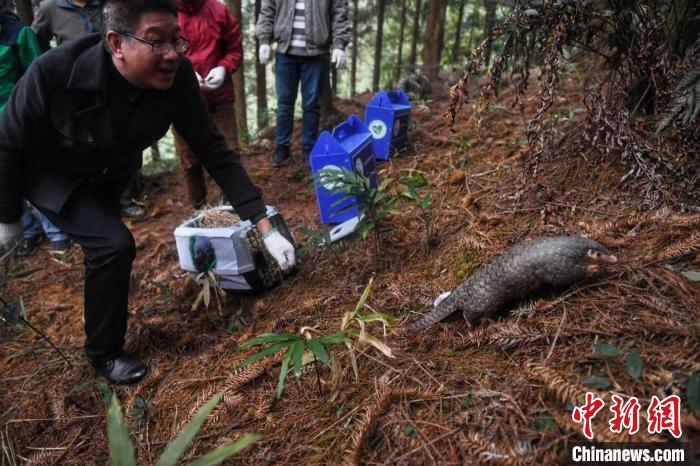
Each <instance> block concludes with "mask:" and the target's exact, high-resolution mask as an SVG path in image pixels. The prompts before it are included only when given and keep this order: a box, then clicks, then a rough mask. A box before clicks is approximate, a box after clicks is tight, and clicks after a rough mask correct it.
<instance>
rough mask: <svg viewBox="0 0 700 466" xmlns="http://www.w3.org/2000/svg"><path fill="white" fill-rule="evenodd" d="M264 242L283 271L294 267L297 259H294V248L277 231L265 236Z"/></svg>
mask: <svg viewBox="0 0 700 466" xmlns="http://www.w3.org/2000/svg"><path fill="white" fill-rule="evenodd" d="M263 242H264V243H265V247H266V248H267V250H268V251H270V255H271V256H272V257H274V258H275V260H276V261H277V263H278V264H279V265H280V268H281V269H282V270H287V269H289V268H290V267H294V264H295V262H296V258H295V257H294V246H292V243H290V242H289V241H287V240H286V239H285V237H284V236H282V235H281V234H280V232H279V231H277V230H272V231H270V232H269V233H266V234H264V235H263Z"/></svg>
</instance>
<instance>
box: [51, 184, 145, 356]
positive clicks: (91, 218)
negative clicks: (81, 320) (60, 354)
mask: <svg viewBox="0 0 700 466" xmlns="http://www.w3.org/2000/svg"><path fill="white" fill-rule="evenodd" d="M121 188H122V189H123V185H122V186H121ZM120 194H121V191H120V190H119V189H118V188H117V187H113V188H112V189H110V187H98V186H95V185H92V184H86V185H84V186H82V187H81V188H79V189H78V190H77V191H76V193H74V194H73V195H72V197H71V198H70V199H69V200H68V202H67V203H66V204H65V205H64V206H63V208H62V209H61V212H60V213H54V212H51V211H48V210H46V209H42V208H41V207H39V209H40V210H41V212H42V213H43V214H44V215H46V217H47V218H48V219H49V220H50V221H51V223H53V224H54V225H56V226H57V227H58V228H59V229H61V230H62V231H63V232H65V233H66V234H67V235H68V236H70V238H71V239H72V240H73V241H75V242H76V243H78V244H79V245H80V246H81V247H82V249H83V252H84V254H85V308H84V313H85V334H86V337H87V338H86V340H85V351H86V352H87V355H88V357H89V358H91V359H92V360H95V361H98V360H100V359H103V358H105V357H109V356H114V355H116V354H119V353H120V352H121V351H122V349H123V346H124V336H125V334H126V318H127V309H128V303H129V280H130V276H131V264H132V262H133V260H134V257H135V256H136V247H135V244H134V237H133V236H132V235H131V232H130V231H129V229H128V228H127V227H126V225H124V224H123V223H122V221H121V219H120V215H119V211H120V207H119V195H120Z"/></svg>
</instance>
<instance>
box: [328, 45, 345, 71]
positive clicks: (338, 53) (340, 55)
mask: <svg viewBox="0 0 700 466" xmlns="http://www.w3.org/2000/svg"><path fill="white" fill-rule="evenodd" d="M347 62H348V60H347V58H345V52H344V51H343V50H340V49H333V52H332V53H331V63H335V68H336V69H338V70H343V69H345V64H346V63H347Z"/></svg>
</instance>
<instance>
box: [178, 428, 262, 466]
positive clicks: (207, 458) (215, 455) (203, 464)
mask: <svg viewBox="0 0 700 466" xmlns="http://www.w3.org/2000/svg"><path fill="white" fill-rule="evenodd" d="M261 438H262V435H258V434H246V435H245V436H244V437H243V438H242V439H240V440H236V441H235V442H229V443H226V444H224V445H220V446H218V447H216V448H215V449H214V450H212V451H210V452H209V453H207V454H206V455H204V456H202V457H201V458H199V459H196V460H195V461H193V462H191V463H190V464H189V466H214V465H217V464H221V462H223V461H224V460H226V459H228V458H230V457H231V456H233V455H235V454H236V453H239V452H240V451H241V450H243V449H245V448H247V447H248V446H249V445H250V444H251V443H253V442H257V441H258V440H260V439H261Z"/></svg>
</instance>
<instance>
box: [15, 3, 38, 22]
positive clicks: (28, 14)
mask: <svg viewBox="0 0 700 466" xmlns="http://www.w3.org/2000/svg"><path fill="white" fill-rule="evenodd" d="M15 7H16V8H17V16H19V19H20V21H22V22H23V23H24V24H27V25H30V24H32V22H33V21H34V11H33V10H32V0H15Z"/></svg>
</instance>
